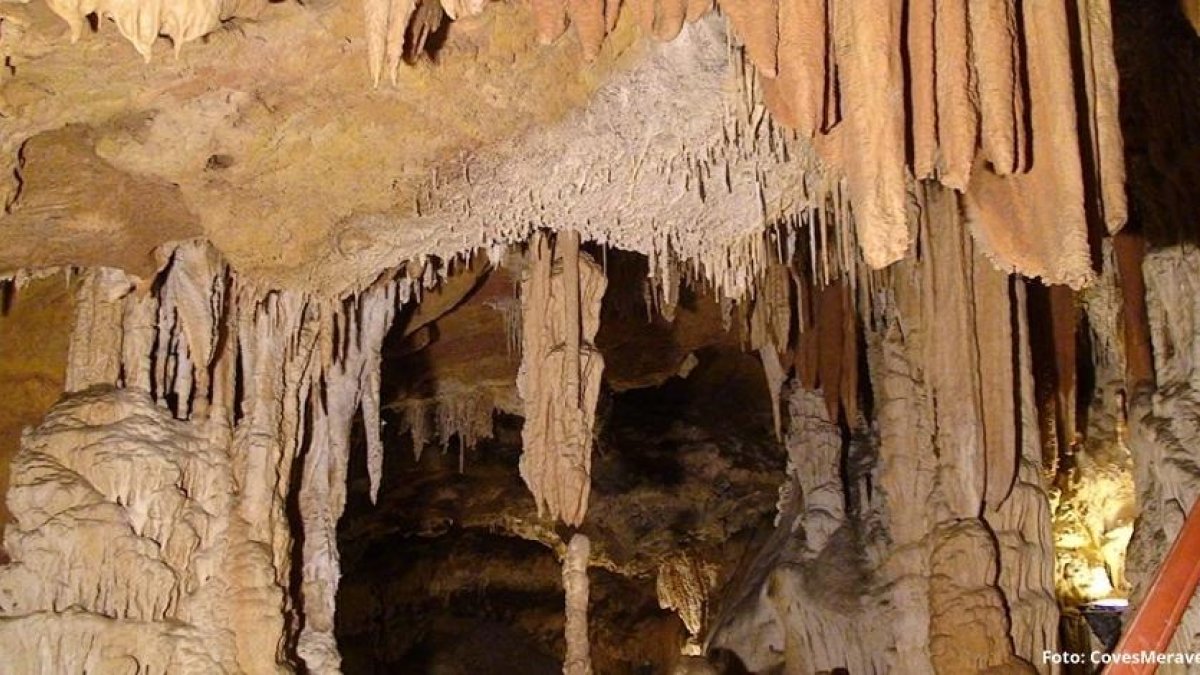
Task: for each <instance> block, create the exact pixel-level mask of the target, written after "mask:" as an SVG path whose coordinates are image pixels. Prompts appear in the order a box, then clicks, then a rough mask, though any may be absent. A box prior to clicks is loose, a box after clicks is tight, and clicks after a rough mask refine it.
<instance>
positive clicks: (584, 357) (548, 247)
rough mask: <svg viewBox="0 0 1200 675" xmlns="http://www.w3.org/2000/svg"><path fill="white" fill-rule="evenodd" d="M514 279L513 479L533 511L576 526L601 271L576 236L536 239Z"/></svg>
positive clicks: (595, 362)
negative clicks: (517, 444)
mask: <svg viewBox="0 0 1200 675" xmlns="http://www.w3.org/2000/svg"><path fill="white" fill-rule="evenodd" d="M528 258H529V259H528V269H527V270H526V272H525V274H524V275H523V277H522V279H521V320H522V324H521V368H520V371H519V372H518V374H517V389H518V391H519V392H520V396H521V400H522V401H524V405H525V425H524V428H523V429H522V433H521V436H522V442H523V449H522V453H521V478H523V479H524V480H525V484H526V485H528V486H529V490H530V492H532V493H533V497H534V499H535V500H536V501H537V506H538V513H539V514H545V515H548V516H549V517H551V518H555V519H561V520H562V521H563V522H564V523H566V524H568V525H574V526H578V525H579V524H581V523H582V522H583V518H584V515H585V514H586V513H587V506H588V495H589V494H590V491H591V466H592V442H593V430H594V428H595V424H596V403H597V401H598V400H599V397H600V375H601V373H602V372H603V371H604V358H603V357H602V356H601V355H600V352H599V351H597V350H596V348H595V344H594V340H595V339H596V332H597V331H598V330H599V329H600V302H601V299H602V298H603V297H604V290H605V287H606V286H607V283H608V282H607V280H606V279H605V276H604V272H603V270H601V268H600V266H599V265H597V264H596V263H595V262H593V261H592V260H591V259H590V258H589V257H588V256H587V254H585V253H581V252H580V250H579V234H578V233H575V232H569V231H568V232H563V233H561V234H560V235H559V236H558V237H557V240H554V241H552V240H551V239H550V237H548V236H546V235H543V234H539V235H537V236H535V237H534V240H533V242H532V243H531V244H530V248H529V256H528Z"/></svg>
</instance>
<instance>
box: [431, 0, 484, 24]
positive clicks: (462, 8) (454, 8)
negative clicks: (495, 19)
mask: <svg viewBox="0 0 1200 675" xmlns="http://www.w3.org/2000/svg"><path fill="white" fill-rule="evenodd" d="M441 3H442V11H444V12H445V13H446V16H448V17H450V20H451V21H453V20H456V19H458V18H459V17H468V16H476V15H478V14H482V13H483V8H484V6H485V5H486V4H487V0H441Z"/></svg>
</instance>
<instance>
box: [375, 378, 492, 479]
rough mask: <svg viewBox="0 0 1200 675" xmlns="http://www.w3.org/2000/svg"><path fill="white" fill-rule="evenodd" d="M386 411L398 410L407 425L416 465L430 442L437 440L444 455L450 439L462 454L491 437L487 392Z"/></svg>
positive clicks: (407, 404) (448, 395)
mask: <svg viewBox="0 0 1200 675" xmlns="http://www.w3.org/2000/svg"><path fill="white" fill-rule="evenodd" d="M389 407H390V408H392V409H395V410H398V411H399V412H400V413H401V415H402V416H403V418H404V420H405V423H406V424H407V425H408V429H409V434H410V435H411V437H412V442H413V454H414V458H415V459H416V461H418V462H419V461H421V454H422V452H423V451H424V449H425V446H426V445H428V444H429V441H430V440H437V441H438V442H439V443H440V444H441V446H442V452H447V451H448V450H449V449H450V441H451V439H454V438H457V439H458V442H459V450H460V452H465V451H467V450H472V449H474V448H475V446H476V445H477V444H478V443H479V441H480V440H483V439H485V438H491V437H492V432H493V427H492V411H493V410H494V409H495V404H494V403H493V399H492V396H491V395H490V394H489V393H488V392H486V391H474V390H472V391H465V392H461V393H459V392H451V393H446V394H441V395H439V396H437V397H436V398H433V399H427V400H414V401H404V402H403V403H401V404H393V405H390V406H389ZM430 421H432V422H433V424H432V427H431V426H430Z"/></svg>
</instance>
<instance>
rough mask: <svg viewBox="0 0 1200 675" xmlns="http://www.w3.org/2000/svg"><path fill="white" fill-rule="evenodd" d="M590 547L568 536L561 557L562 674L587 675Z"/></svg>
mask: <svg viewBox="0 0 1200 675" xmlns="http://www.w3.org/2000/svg"><path fill="white" fill-rule="evenodd" d="M591 551H592V544H591V542H590V541H589V540H588V538H587V537H586V536H584V535H582V534H578V533H576V534H574V535H571V541H570V543H568V544H567V553H566V555H565V556H564V557H563V565H562V575H563V594H564V595H565V596H566V606H567V622H566V629H565V632H566V637H567V656H566V659H565V661H564V662H563V675H591V673H592V657H591V655H590V653H589V647H588V572H587V568H588V561H589V560H590V559H591V555H592V553H591Z"/></svg>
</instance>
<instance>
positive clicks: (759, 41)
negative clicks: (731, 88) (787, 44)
mask: <svg viewBox="0 0 1200 675" xmlns="http://www.w3.org/2000/svg"><path fill="white" fill-rule="evenodd" d="M717 5H718V6H719V7H720V8H721V11H722V12H724V13H725V14H727V15H728V16H729V22H730V23H731V24H733V30H734V32H735V33H737V35H738V37H739V38H741V39H742V41H743V42H744V43H745V44H746V54H747V55H748V56H749V57H750V60H751V61H752V62H753V63H754V66H755V67H756V68H758V71H759V72H760V73H762V74H763V75H764V76H766V77H775V73H776V64H777V58H778V54H777V50H778V47H779V9H778V3H777V1H776V0H719V2H718V3H717Z"/></svg>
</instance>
